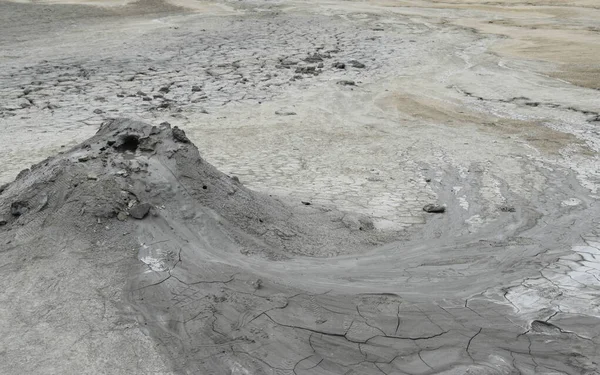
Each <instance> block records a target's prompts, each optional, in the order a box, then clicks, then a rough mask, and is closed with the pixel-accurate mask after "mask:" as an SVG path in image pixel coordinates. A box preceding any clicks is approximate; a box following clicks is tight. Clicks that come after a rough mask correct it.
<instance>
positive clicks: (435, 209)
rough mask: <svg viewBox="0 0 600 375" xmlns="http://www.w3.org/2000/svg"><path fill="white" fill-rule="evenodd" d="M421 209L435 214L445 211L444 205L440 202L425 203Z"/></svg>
mask: <svg viewBox="0 0 600 375" xmlns="http://www.w3.org/2000/svg"><path fill="white" fill-rule="evenodd" d="M423 211H425V212H429V213H435V214H441V213H444V212H446V206H444V205H441V204H433V203H430V204H426V205H425V206H423Z"/></svg>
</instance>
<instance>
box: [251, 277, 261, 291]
mask: <svg viewBox="0 0 600 375" xmlns="http://www.w3.org/2000/svg"><path fill="white" fill-rule="evenodd" d="M262 283H263V282H262V280H261V279H256V281H254V282H253V283H252V286H253V287H254V289H257V290H258V289H260V288H262Z"/></svg>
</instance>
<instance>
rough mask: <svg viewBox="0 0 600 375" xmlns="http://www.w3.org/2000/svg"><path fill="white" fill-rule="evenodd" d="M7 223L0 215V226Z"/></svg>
mask: <svg viewBox="0 0 600 375" xmlns="http://www.w3.org/2000/svg"><path fill="white" fill-rule="evenodd" d="M7 223H8V221H7V220H6V219H5V218H4V217H3V216H0V227H1V226H3V225H6V224H7Z"/></svg>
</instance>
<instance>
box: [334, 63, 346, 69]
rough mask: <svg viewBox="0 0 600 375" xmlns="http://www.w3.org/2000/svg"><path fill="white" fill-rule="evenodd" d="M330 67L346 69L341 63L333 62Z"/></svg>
mask: <svg viewBox="0 0 600 375" xmlns="http://www.w3.org/2000/svg"><path fill="white" fill-rule="evenodd" d="M331 66H332V67H333V68H336V69H346V64H344V63H343V62H334V63H333V64H331Z"/></svg>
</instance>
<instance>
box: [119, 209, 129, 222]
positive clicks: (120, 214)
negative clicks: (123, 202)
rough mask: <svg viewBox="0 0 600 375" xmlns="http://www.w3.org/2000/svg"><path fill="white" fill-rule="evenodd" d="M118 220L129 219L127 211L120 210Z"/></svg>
mask: <svg viewBox="0 0 600 375" xmlns="http://www.w3.org/2000/svg"><path fill="white" fill-rule="evenodd" d="M117 220H119V221H125V220H127V214H126V213H125V212H122V211H121V212H119V213H118V214H117Z"/></svg>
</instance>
